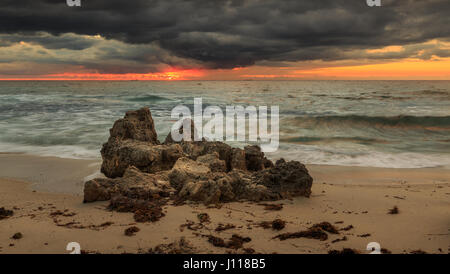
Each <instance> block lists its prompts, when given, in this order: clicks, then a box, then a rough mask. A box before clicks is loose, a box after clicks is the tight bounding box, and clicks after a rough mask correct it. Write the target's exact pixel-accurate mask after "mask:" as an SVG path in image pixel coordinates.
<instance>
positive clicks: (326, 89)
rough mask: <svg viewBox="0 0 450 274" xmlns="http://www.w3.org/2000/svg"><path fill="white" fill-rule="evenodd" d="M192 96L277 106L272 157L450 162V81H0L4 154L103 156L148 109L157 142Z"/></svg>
mask: <svg viewBox="0 0 450 274" xmlns="http://www.w3.org/2000/svg"><path fill="white" fill-rule="evenodd" d="M196 97H201V98H203V106H204V107H206V106H208V105H218V106H220V107H223V109H225V106H226V105H244V106H246V105H255V106H258V105H265V106H271V105H277V106H279V107H280V139H281V142H280V147H279V149H278V151H277V152H274V153H269V157H271V158H278V157H284V158H287V159H296V160H300V161H301V162H303V163H307V164H333V165H348V166H374V167H397V168H419V167H434V166H447V165H449V164H450V81H180V82H178V81H173V82H164V81H161V82H159V81H147V82H141V81H131V82H103V81H98V82H96V81H94V82H83V81H26V82H13V81H11V82H10V81H0V152H25V153H31V154H39V155H51V156H59V157H67V158H99V157H100V153H99V151H100V148H101V144H102V143H104V142H105V141H106V140H107V138H108V130H109V128H110V127H111V126H112V124H113V122H114V121H115V120H117V119H118V118H120V117H122V116H123V115H124V113H125V111H127V110H132V109H137V108H140V107H142V106H149V107H150V109H151V111H152V115H153V117H154V119H155V121H156V129H157V131H158V133H159V138H160V139H161V140H163V139H164V137H165V136H166V135H167V134H168V132H169V130H170V127H171V125H172V123H173V120H172V119H171V118H170V112H171V110H172V109H173V108H174V107H175V106H177V105H179V104H184V105H188V106H189V105H191V106H192V104H193V99H194V98H196ZM233 145H238V146H243V145H244V144H241V143H239V144H236V143H233Z"/></svg>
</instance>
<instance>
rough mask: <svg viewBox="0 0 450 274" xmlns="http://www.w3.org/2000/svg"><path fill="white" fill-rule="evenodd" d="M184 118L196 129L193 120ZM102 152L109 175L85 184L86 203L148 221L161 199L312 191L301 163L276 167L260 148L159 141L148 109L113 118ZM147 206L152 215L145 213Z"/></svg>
mask: <svg viewBox="0 0 450 274" xmlns="http://www.w3.org/2000/svg"><path fill="white" fill-rule="evenodd" d="M184 122H187V123H190V125H191V132H194V133H195V132H196V131H195V126H194V124H193V122H192V121H184ZM179 132H180V133H183V132H182V129H181V128H180V131H179ZM101 154H102V158H103V163H102V168H101V171H102V172H103V173H104V174H105V175H106V177H107V178H98V179H93V180H91V181H88V182H86V184H85V188H84V201H85V202H94V201H106V200H111V205H110V208H111V209H115V210H122V211H123V210H125V211H132V212H135V217H136V214H138V215H139V214H140V215H139V216H140V217H139V216H138V217H136V218H138V219H142V218H141V217H142V216H141V215H142V214H143V215H144V218H143V219H146V218H147V217H148V218H147V219H150V220H157V219H159V218H160V217H161V216H163V215H161V214H160V215H158V210H156V211H155V208H157V206H156V207H155V203H156V201H161V199H165V200H167V199H174V200H176V201H185V200H190V201H197V202H202V203H204V204H211V203H220V202H231V201H237V200H242V199H245V200H253V201H269V200H278V199H284V198H289V197H294V196H305V197H309V196H310V194H311V186H312V181H313V180H312V178H311V176H310V175H309V174H308V170H307V169H306V168H305V166H304V165H302V164H301V163H299V162H297V161H290V162H286V161H284V160H282V159H281V160H279V161H277V163H276V164H275V165H274V164H273V163H272V161H270V160H269V159H267V158H266V157H265V156H264V153H263V152H262V151H261V149H260V148H259V147H258V146H246V147H245V148H244V149H240V148H232V147H230V146H229V145H227V144H225V143H223V142H209V141H206V140H204V139H203V140H202V141H194V140H192V139H191V140H187V141H186V140H182V141H181V142H175V141H174V140H173V138H172V136H171V134H169V135H168V136H167V138H166V139H165V142H164V143H163V144H161V143H160V142H159V141H158V139H157V133H156V131H155V126H154V122H153V119H152V116H151V113H150V110H149V109H148V108H142V109H140V110H137V111H129V112H127V113H126V115H125V117H124V118H123V119H119V120H118V121H116V122H115V123H114V126H113V128H112V129H111V130H110V137H109V139H108V142H107V143H105V144H104V145H103V148H102V150H101ZM145 201H147V202H150V205H148V204H146V202H145ZM156 204H157V205H160V204H162V203H160V202H158V203H156ZM148 208H151V209H152V214H153V215H152V216H145V210H146V209H148ZM143 211H144V213H143ZM155 212H156V213H155ZM155 214H156V215H155Z"/></svg>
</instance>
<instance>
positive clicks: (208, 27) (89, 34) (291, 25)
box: [0, 0, 450, 80]
mask: <svg viewBox="0 0 450 274" xmlns="http://www.w3.org/2000/svg"><path fill="white" fill-rule="evenodd" d="M381 3H382V6H381V7H369V6H368V5H367V4H366V0H315V1H310V0H185V1H181V0H128V1H122V0H81V7H69V6H68V5H67V4H66V0H20V1H18V0H1V1H0V80H381V79H386V80H450V27H449V26H450V16H449V15H450V1H448V0H381Z"/></svg>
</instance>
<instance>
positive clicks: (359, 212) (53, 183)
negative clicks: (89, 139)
mask: <svg viewBox="0 0 450 274" xmlns="http://www.w3.org/2000/svg"><path fill="white" fill-rule="evenodd" d="M95 163H96V161H83V160H67V159H59V158H54V157H37V156H28V155H15V154H1V155H0V166H1V167H2V168H1V171H0V178H2V179H0V207H5V208H6V209H12V210H13V211H14V215H13V216H12V217H9V218H7V219H3V220H0V253H69V251H66V245H67V244H68V243H69V242H78V243H80V245H81V248H82V249H83V250H85V251H90V252H99V253H139V252H142V253H144V252H147V251H148V249H149V248H153V247H155V246H156V245H158V244H162V243H170V242H172V241H174V240H176V239H179V238H180V237H182V236H184V237H185V238H186V239H187V240H188V241H189V242H190V243H191V244H192V245H193V246H194V248H195V249H196V252H197V253H226V252H243V249H239V250H233V249H228V248H221V247H215V246H213V245H212V244H211V243H209V242H208V239H207V237H205V236H201V235H214V236H218V237H221V238H223V239H224V240H228V239H229V238H230V237H231V235H232V234H239V235H241V236H248V237H250V238H251V239H252V240H251V241H250V242H248V243H245V244H244V248H252V249H254V250H255V252H257V253H274V252H275V253H327V252H328V251H329V250H333V249H342V248H343V247H346V248H353V249H356V250H358V251H359V252H361V253H367V251H366V246H367V244H368V243H369V242H378V243H380V245H381V247H382V248H386V249H388V250H389V251H391V252H393V253H410V252H412V251H414V250H422V251H426V252H428V253H445V254H446V253H448V252H449V251H450V170H449V169H444V168H428V169H381V168H361V167H339V166H315V165H311V166H308V169H309V170H310V173H311V175H312V177H313V178H314V184H313V188H312V191H313V194H312V196H311V197H310V198H309V199H308V198H302V197H299V198H294V199H292V200H284V201H278V202H275V203H282V204H283V209H282V210H280V211H268V210H265V208H264V206H261V205H258V204H257V203H250V202H239V203H237V202H236V203H228V204H222V205H221V207H220V208H216V207H206V206H204V205H198V204H192V203H191V204H187V205H183V206H174V205H167V206H165V207H164V209H165V212H166V216H165V217H163V218H162V219H161V220H159V221H158V222H155V223H135V221H134V219H133V214H131V213H118V212H111V211H108V210H106V207H107V205H108V202H96V203H91V204H83V203H82V200H83V197H82V195H81V190H82V181H83V178H85V177H86V176H88V175H90V174H93V173H94V172H95V170H96V169H98V166H97V167H96V166H94V164H95ZM92 169H94V170H92ZM26 181H29V182H26ZM30 182H31V183H30ZM51 188H56V190H57V192H67V193H72V194H62V193H50V192H48V191H49V189H51ZM36 190H37V191H36ZM394 206H397V207H398V209H399V213H398V214H394V215H391V214H388V210H389V209H391V208H393V207H394ZM58 211H59V212H58ZM199 213H207V214H208V215H209V217H210V222H207V223H203V225H202V226H199V225H197V224H198V223H199V222H200V221H199V220H198V218H197V214H199ZM277 218H279V219H282V220H285V221H286V227H285V228H284V229H282V230H280V231H274V230H272V229H264V228H262V227H260V226H259V223H260V222H262V221H272V220H274V219H277ZM188 221H192V222H194V223H195V224H196V225H194V226H193V229H195V228H196V226H197V227H200V228H198V229H197V230H191V229H189V228H188V227H183V226H182V225H183V224H186V223H187V222H188ZM323 221H327V222H330V223H331V224H333V225H335V226H336V227H337V228H338V229H341V228H344V227H347V226H349V225H352V226H353V228H352V229H350V230H347V231H339V234H337V235H335V234H328V236H329V237H328V239H327V240H326V241H320V240H315V239H306V238H297V239H288V240H285V241H280V240H279V239H273V237H274V236H276V235H278V234H281V233H286V232H297V231H301V230H306V229H307V228H309V227H310V226H312V225H313V224H315V223H319V222H323ZM219 223H222V224H233V225H234V226H235V228H233V229H230V230H226V231H223V232H216V231H215V228H216V227H217V226H218V225H219ZM130 226H137V227H138V228H139V229H140V231H139V232H137V233H136V235H135V236H131V237H130V236H126V235H124V230H125V229H126V228H128V227H130ZM17 232H20V233H22V235H23V238H21V239H18V240H15V239H12V238H11V237H12V236H13V235H14V234H15V233H17ZM344 236H345V237H346V240H345V241H339V242H335V243H333V241H334V240H336V239H342V238H343V237H344Z"/></svg>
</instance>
